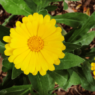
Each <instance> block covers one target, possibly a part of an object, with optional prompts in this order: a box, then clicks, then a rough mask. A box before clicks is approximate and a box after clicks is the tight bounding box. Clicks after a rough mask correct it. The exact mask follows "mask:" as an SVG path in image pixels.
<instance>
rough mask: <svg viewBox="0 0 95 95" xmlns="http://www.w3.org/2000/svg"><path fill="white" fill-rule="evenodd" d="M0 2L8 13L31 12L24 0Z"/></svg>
mask: <svg viewBox="0 0 95 95" xmlns="http://www.w3.org/2000/svg"><path fill="white" fill-rule="evenodd" d="M0 4H1V5H2V6H3V8H4V9H5V10H6V11H7V12H8V13H12V14H14V15H24V16H28V15H29V14H31V13H32V12H31V10H30V8H29V7H28V6H27V5H26V3H25V2H24V0H0Z"/></svg>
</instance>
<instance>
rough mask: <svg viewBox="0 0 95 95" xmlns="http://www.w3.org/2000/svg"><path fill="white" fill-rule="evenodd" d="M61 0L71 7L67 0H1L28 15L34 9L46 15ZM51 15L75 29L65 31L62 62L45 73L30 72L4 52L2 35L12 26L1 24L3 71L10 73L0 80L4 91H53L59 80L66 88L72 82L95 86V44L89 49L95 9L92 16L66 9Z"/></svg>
mask: <svg viewBox="0 0 95 95" xmlns="http://www.w3.org/2000/svg"><path fill="white" fill-rule="evenodd" d="M58 1H64V9H67V5H66V3H65V0H0V4H2V6H3V7H4V9H5V10H6V11H7V12H9V13H11V14H12V15H23V16H28V15H29V14H33V13H34V12H38V13H40V14H43V15H46V14H48V11H53V10H55V9H56V8H57V7H56V6H51V5H50V3H51V2H58ZM71 1H78V0H71ZM14 10H15V11H14ZM51 18H54V19H56V21H57V23H62V24H65V25H68V26H71V27H73V29H72V30H71V31H70V32H69V33H66V34H65V35H64V36H65V39H66V40H65V42H63V43H64V44H65V45H66V50H65V51H64V52H65V58H63V59H61V60H60V61H61V63H60V65H58V66H55V68H56V69H55V71H48V72H47V74H46V75H45V76H41V75H40V74H38V75H36V76H33V75H32V74H29V75H28V76H26V75H24V74H23V72H22V71H21V70H20V69H16V68H15V67H14V65H13V63H10V62H8V57H7V56H5V55H4V50H5V47H4V45H5V43H4V42H3V41H2V38H3V36H5V35H9V28H7V27H5V26H4V25H5V23H4V25H3V26H2V25H0V53H1V55H2V57H3V62H2V64H3V68H2V71H3V72H7V73H8V74H7V76H6V77H5V78H4V79H3V83H1V84H0V95H12V94H13V95H17V94H18V95H26V94H27V93H31V94H32V95H52V91H53V90H54V85H55V82H56V83H58V84H59V87H62V88H63V89H64V90H67V89H68V88H69V87H70V86H71V85H78V84H80V85H81V86H82V87H83V88H84V89H87V90H89V91H94V90H95V80H94V79H93V77H92V75H91V70H90V63H91V62H93V61H94V57H95V48H92V49H89V50H86V48H87V47H88V46H89V44H90V43H91V41H92V40H93V39H94V37H95V31H91V32H88V31H89V30H90V29H91V28H92V27H93V26H95V12H94V13H93V14H92V15H91V16H90V17H89V16H87V15H86V14H83V13H66V14H62V15H57V16H51ZM8 21H9V19H8ZM85 57H90V59H89V60H87V59H85ZM30 83H31V84H30ZM33 90H35V91H33ZM35 92H36V93H35Z"/></svg>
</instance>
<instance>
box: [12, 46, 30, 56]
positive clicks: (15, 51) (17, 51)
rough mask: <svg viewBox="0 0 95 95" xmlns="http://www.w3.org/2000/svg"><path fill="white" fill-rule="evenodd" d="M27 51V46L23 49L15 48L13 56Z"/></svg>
mask: <svg viewBox="0 0 95 95" xmlns="http://www.w3.org/2000/svg"><path fill="white" fill-rule="evenodd" d="M28 49H29V47H28V46H26V47H24V48H16V49H14V51H13V54H14V55H19V54H21V53H23V52H25V51H27V50H28Z"/></svg>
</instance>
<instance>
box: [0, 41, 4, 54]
mask: <svg viewBox="0 0 95 95" xmlns="http://www.w3.org/2000/svg"><path fill="white" fill-rule="evenodd" d="M4 50H5V44H4V43H2V42H1V41H0V53H2V54H4Z"/></svg>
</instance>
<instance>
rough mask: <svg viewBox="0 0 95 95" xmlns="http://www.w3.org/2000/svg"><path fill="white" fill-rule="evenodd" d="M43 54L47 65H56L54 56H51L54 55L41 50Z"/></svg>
mask: <svg viewBox="0 0 95 95" xmlns="http://www.w3.org/2000/svg"><path fill="white" fill-rule="evenodd" d="M41 54H42V55H43V57H44V58H45V60H46V61H47V63H49V64H53V63H54V60H55V58H53V56H52V55H51V54H52V53H51V54H49V52H48V51H47V50H45V49H43V50H41ZM50 55H51V56H52V57H51V56H50Z"/></svg>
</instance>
